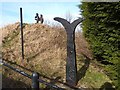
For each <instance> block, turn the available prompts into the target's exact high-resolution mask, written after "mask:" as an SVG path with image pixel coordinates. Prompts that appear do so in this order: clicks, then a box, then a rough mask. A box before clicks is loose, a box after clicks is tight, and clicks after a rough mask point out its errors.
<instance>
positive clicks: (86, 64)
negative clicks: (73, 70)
mask: <svg viewBox="0 0 120 90" xmlns="http://www.w3.org/2000/svg"><path fill="white" fill-rule="evenodd" d="M83 56H84V57H85V60H84V65H83V66H82V67H81V68H80V69H79V70H78V71H77V82H78V81H79V80H81V79H82V78H83V77H84V76H85V74H86V72H87V69H88V68H89V65H90V60H91V59H90V58H88V57H87V56H86V55H85V54H83Z"/></svg>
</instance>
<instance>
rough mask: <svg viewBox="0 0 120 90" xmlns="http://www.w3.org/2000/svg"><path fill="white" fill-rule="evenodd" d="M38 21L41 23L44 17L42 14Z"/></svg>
mask: <svg viewBox="0 0 120 90" xmlns="http://www.w3.org/2000/svg"><path fill="white" fill-rule="evenodd" d="M39 21H40V23H41V24H43V22H44V19H43V15H42V14H41V15H40V18H39Z"/></svg>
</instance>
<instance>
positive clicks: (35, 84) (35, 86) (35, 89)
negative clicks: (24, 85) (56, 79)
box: [0, 61, 65, 90]
mask: <svg viewBox="0 0 120 90" xmlns="http://www.w3.org/2000/svg"><path fill="white" fill-rule="evenodd" d="M0 63H1V65H3V66H6V67H8V68H10V69H12V70H13V71H15V72H18V73H19V74H21V75H23V76H25V77H27V78H29V79H31V80H32V84H31V88H32V89H33V90H40V87H39V83H42V84H45V85H46V86H49V87H51V88H54V89H57V90H65V89H63V88H61V87H59V86H57V85H54V84H51V83H48V82H46V81H44V80H42V79H39V74H38V73H37V72H32V75H29V74H27V73H26V72H24V71H21V70H19V69H17V68H14V67H12V66H11V65H9V64H7V63H5V62H3V61H0Z"/></svg>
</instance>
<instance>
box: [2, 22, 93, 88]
mask: <svg viewBox="0 0 120 90" xmlns="http://www.w3.org/2000/svg"><path fill="white" fill-rule="evenodd" d="M18 30H20V29H19V23H15V24H13V25H8V26H6V27H4V28H2V33H3V41H9V43H6V42H4V43H3V48H2V52H3V58H4V59H5V60H7V61H9V62H11V63H13V62H14V64H13V66H15V67H17V68H19V66H18V65H20V62H21V59H22V58H21V40H20V33H19V31H18ZM23 31H24V51H25V60H24V62H26V64H25V67H24V68H27V69H30V70H34V71H37V72H39V73H41V74H42V75H45V76H47V77H49V78H55V77H61V79H60V80H61V81H63V82H65V65H66V32H65V30H64V29H63V28H60V27H50V26H48V25H42V24H31V25H30V24H26V25H25V27H24V29H23ZM13 32H18V34H15V35H16V36H15V37H14V38H13ZM11 38H12V39H11ZM75 42H76V51H77V57H79V56H81V53H83V54H84V55H86V56H87V57H89V58H90V59H92V54H91V52H90V50H89V45H88V44H87V42H86V40H85V39H84V37H83V35H82V33H80V32H79V33H76V41H75ZM79 59H80V58H79ZM81 59H82V58H81ZM80 62H81V61H80ZM80 62H79V65H82V64H80ZM79 65H78V66H79ZM80 67H81V66H80ZM21 69H23V68H21ZM6 70H7V71H9V73H5V72H6ZM23 70H24V69H23ZM25 71H26V72H28V73H30V72H29V71H27V70H25ZM11 73H12V74H11ZM13 73H14V74H15V75H16V76H15V78H14V80H16V79H17V81H19V80H21V81H24V82H25V83H26V84H27V85H30V83H31V82H30V81H29V80H28V81H25V80H26V79H23V76H20V75H18V74H17V73H15V72H12V71H11V70H9V69H7V68H5V69H4V70H3V74H4V75H5V77H8V76H10V75H11V76H12V77H14V74H13ZM78 86H80V85H78ZM18 87H19V86H18Z"/></svg>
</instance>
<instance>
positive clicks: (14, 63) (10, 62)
mask: <svg viewBox="0 0 120 90" xmlns="http://www.w3.org/2000/svg"><path fill="white" fill-rule="evenodd" d="M3 61H6V62H7V63H9V64H13V65H16V66H18V67H20V68H22V69H25V70H27V71H29V72H33V71H32V70H31V69H28V68H25V67H24V66H21V65H19V64H17V63H16V62H12V61H9V60H5V59H3Z"/></svg>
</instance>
